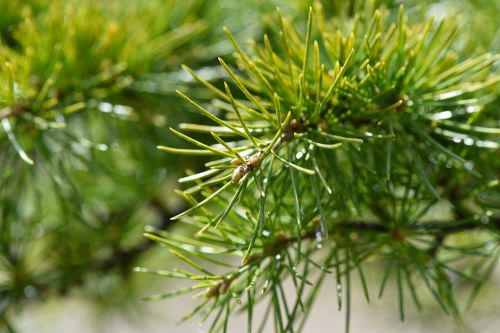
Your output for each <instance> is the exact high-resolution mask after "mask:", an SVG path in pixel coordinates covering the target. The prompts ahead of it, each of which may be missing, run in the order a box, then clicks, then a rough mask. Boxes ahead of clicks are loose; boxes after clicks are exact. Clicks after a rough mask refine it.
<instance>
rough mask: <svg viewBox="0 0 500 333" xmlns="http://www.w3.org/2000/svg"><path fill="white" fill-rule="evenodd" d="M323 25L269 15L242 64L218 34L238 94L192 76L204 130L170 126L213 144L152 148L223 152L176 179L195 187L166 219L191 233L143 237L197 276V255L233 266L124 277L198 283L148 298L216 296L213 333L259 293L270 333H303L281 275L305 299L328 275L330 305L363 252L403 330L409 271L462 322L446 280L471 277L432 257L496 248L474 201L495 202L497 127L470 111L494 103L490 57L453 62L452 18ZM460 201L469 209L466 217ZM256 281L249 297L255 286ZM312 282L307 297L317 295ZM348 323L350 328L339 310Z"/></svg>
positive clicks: (494, 230)
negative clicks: (442, 215)
mask: <svg viewBox="0 0 500 333" xmlns="http://www.w3.org/2000/svg"><path fill="white" fill-rule="evenodd" d="M370 4H371V3H370ZM341 12H342V11H341ZM323 15H324V11H323V9H322V8H321V6H320V5H319V4H317V3H316V4H315V7H314V10H313V9H312V8H311V9H310V11H309V16H308V21H307V24H306V25H305V27H306V30H305V31H303V32H302V33H299V32H298V29H295V28H294V27H293V25H292V23H291V22H290V21H289V20H288V19H286V18H284V17H282V16H281V15H278V18H277V19H276V21H277V24H276V25H275V26H272V28H271V31H274V35H269V36H265V37H264V43H263V45H262V46H261V45H259V44H257V43H253V48H254V52H253V53H251V54H247V53H246V52H245V51H243V48H242V47H241V46H239V45H238V43H237V41H236V39H235V38H234V37H233V36H231V34H230V33H229V32H228V31H226V33H227V34H228V37H229V39H230V40H231V42H232V44H233V45H234V48H235V50H236V57H237V59H238V61H239V68H238V70H236V69H233V68H232V67H230V66H229V65H227V64H226V62H224V61H223V60H220V63H221V65H222V68H223V69H224V71H225V72H226V73H227V75H228V78H229V79H230V80H231V81H232V82H233V83H234V88H233V89H236V90H239V92H238V94H236V93H234V92H232V91H231V90H233V89H232V88H231V85H230V84H229V83H225V92H224V91H222V90H219V88H217V87H216V86H214V85H212V84H210V83H209V82H207V81H205V80H203V79H202V78H201V77H200V76H199V75H197V74H196V72H195V71H193V70H189V69H188V71H189V72H190V73H191V74H192V75H193V77H194V78H195V80H197V81H198V82H199V83H200V84H201V85H203V86H204V87H205V88H206V90H207V91H210V92H211V93H213V94H214V96H215V97H216V99H217V101H216V102H214V103H213V104H212V105H202V104H199V103H197V102H195V101H194V100H192V99H191V98H189V97H187V96H186V95H185V94H183V93H180V95H181V97H183V98H184V99H185V100H186V101H188V102H189V103H190V104H191V105H193V106H194V107H195V108H196V109H197V110H198V111H200V113H201V114H202V115H204V116H205V117H207V118H208V119H209V120H210V121H212V122H214V123H216V124H217V126H216V127H212V126H205V125H193V124H186V125H181V128H183V129H184V131H185V132H196V133H198V134H199V133H206V134H210V135H211V137H212V138H214V139H215V141H216V142H215V143H210V139H206V140H205V141H203V140H200V139H199V137H198V136H197V139H194V138H193V137H191V136H190V135H189V133H188V134H184V133H181V132H179V131H177V130H173V132H174V133H175V134H177V135H178V136H179V137H181V138H182V139H184V140H185V141H186V142H188V143H190V144H193V145H195V146H197V149H196V150H189V149H182V150H180V149H178V148H172V147H165V146H162V147H160V149H161V150H164V151H167V152H173V153H176V152H177V153H181V154H184V155H211V156H214V155H219V157H220V159H218V160H212V161H210V162H207V163H206V164H205V166H206V167H207V170H206V171H203V172H200V173H198V174H194V175H190V176H189V177H187V178H185V179H184V180H183V183H187V182H191V183H193V184H194V185H193V186H192V187H190V188H187V189H186V190H184V191H182V192H179V193H180V194H181V196H182V197H183V198H184V199H185V200H186V201H187V202H188V203H189V204H191V205H192V207H191V208H189V209H188V210H186V211H185V212H183V213H181V214H179V215H178V216H176V217H174V219H179V218H182V219H183V221H184V222H185V223H188V224H189V225H190V226H191V227H192V228H193V233H194V239H193V240H188V239H185V238H177V237H176V236H175V235H171V234H164V233H157V234H146V236H147V237H148V238H150V239H153V240H156V241H158V242H159V243H162V244H164V245H166V246H168V247H171V248H173V249H175V251H182V252H183V253H185V254H186V256H189V257H190V259H188V258H187V257H186V258H184V262H186V263H188V265H190V266H192V268H194V269H196V270H198V271H200V269H202V268H203V266H200V264H199V263H197V260H200V261H207V260H208V261H211V262H216V263H217V264H218V265H221V266H225V265H223V264H222V262H220V261H219V259H217V255H218V256H221V257H223V256H224V255H231V256H236V257H240V258H242V260H241V265H238V266H237V267H233V270H231V271H229V272H227V273H222V274H215V273H214V274H212V273H210V274H206V275H198V274H195V273H190V272H188V271H181V270H174V271H154V270H149V269H145V268H138V269H137V270H138V271H142V272H147V273H152V274H158V275H160V276H165V277H171V278H181V279H187V280H192V281H203V282H200V283H198V284H194V285H193V286H192V287H190V288H186V289H182V290H178V291H173V292H170V293H167V294H164V295H154V296H151V297H150V298H148V299H154V300H159V299H163V298H165V297H171V296H177V295H180V294H184V293H188V292H191V291H196V290H198V289H199V288H207V291H206V293H205V296H206V298H207V299H208V300H209V301H208V302H202V303H201V304H200V306H199V307H198V308H197V309H196V311H194V312H193V313H195V312H198V311H200V310H201V309H203V308H204V307H205V306H206V305H207V304H208V303H209V302H210V300H212V299H213V301H212V304H213V305H212V306H211V307H210V308H208V309H206V313H205V318H206V317H207V316H209V314H210V313H211V312H212V311H213V310H214V309H219V311H220V312H219V315H217V316H216V318H215V320H214V322H213V323H212V326H211V327H210V331H226V329H227V322H228V321H229V318H230V315H231V312H233V311H234V307H236V306H237V305H234V304H239V302H240V301H239V300H240V298H241V297H242V295H243V294H244V293H245V292H248V295H247V298H246V302H247V303H248V304H247V306H246V307H244V309H246V310H247V314H248V316H249V327H251V326H252V319H251V318H252V311H253V310H252V308H253V307H254V305H255V303H256V302H257V301H258V300H260V299H264V298H266V297H267V298H269V300H270V306H271V310H272V314H273V317H274V322H275V324H276V326H275V327H276V330H277V331H291V330H293V329H294V327H295V326H297V327H298V328H301V327H303V324H301V320H302V323H303V320H305V319H299V318H300V317H301V316H302V314H298V313H297V312H296V311H295V310H294V311H291V312H290V307H289V305H290V303H289V300H287V297H286V295H285V294H284V293H283V290H282V283H283V280H284V279H285V277H287V276H288V277H290V278H291V279H292V281H293V282H294V284H295V287H296V288H297V290H302V288H303V286H304V284H305V285H313V284H314V283H313V282H312V281H311V280H310V276H312V275H314V273H313V271H316V273H317V272H318V271H326V272H327V273H335V276H336V283H337V289H338V291H337V293H338V297H337V298H338V306H339V308H341V307H342V299H343V297H342V295H343V294H344V291H343V288H347V289H346V290H345V293H346V294H347V295H349V293H350V291H349V288H350V286H351V283H350V279H351V271H356V270H359V271H360V274H361V275H362V274H363V273H362V272H361V265H362V263H363V262H364V261H365V260H366V259H367V258H378V259H383V260H385V261H387V262H388V269H387V274H386V277H384V279H383V281H382V284H381V292H380V293H382V292H383V289H384V287H385V284H386V281H387V277H388V274H389V272H390V271H391V269H390V268H391V267H393V268H394V269H395V272H396V276H397V285H398V298H399V304H400V318H401V319H402V320H403V319H404V301H403V292H404V291H403V290H404V289H405V288H409V289H410V292H411V294H412V295H413V300H414V302H415V303H416V305H417V307H419V306H420V301H419V300H418V297H417V294H418V293H417V292H416V289H415V288H416V287H415V286H414V283H413V281H412V280H411V279H410V276H411V275H412V274H413V273H415V274H418V275H419V277H420V279H421V280H422V281H423V282H424V284H425V285H426V287H427V289H428V290H429V291H430V292H431V294H433V296H434V298H435V300H436V302H437V303H438V304H439V305H441V307H442V309H443V311H445V312H446V313H450V314H452V315H453V316H455V317H459V311H458V306H457V304H456V302H455V299H454V296H453V291H452V287H453V286H452V282H451V281H450V279H449V278H448V276H447V275H446V273H445V272H452V273H453V274H457V275H459V276H461V277H462V278H464V279H466V280H480V279H479V278H477V277H476V276H473V275H470V274H468V273H466V270H464V271H462V270H461V269H459V268H456V267H454V266H453V265H452V264H451V263H449V262H448V259H447V258H446V256H444V255H442V254H441V252H446V253H448V254H449V255H458V256H460V257H464V256H466V257H468V258H469V260H470V262H471V263H472V262H481V263H484V262H486V261H488V258H489V257H490V256H493V255H494V253H495V252H496V251H498V248H499V247H498V245H499V244H498V237H497V235H498V223H499V222H498V221H499V216H498V210H496V209H491V208H490V207H491V206H488V204H486V203H483V200H482V199H479V197H484V196H489V195H491V196H492V197H498V181H497V180H496V178H495V176H494V175H495V173H496V172H495V170H497V171H498V165H497V163H494V162H493V163H488V162H486V161H488V160H487V159H488V158H490V157H492V156H493V155H494V152H495V150H496V149H497V148H498V146H499V145H498V140H496V139H495V137H496V136H498V134H499V133H500V132H498V129H497V128H496V127H495V126H494V124H495V121H494V120H493V118H494V116H493V115H491V114H489V113H485V112H482V113H480V114H479V113H478V114H474V113H475V111H474V110H476V111H479V110H485V109H487V108H488V103H489V102H491V101H492V100H494V99H495V97H494V96H495V95H496V94H497V92H498V90H497V87H498V82H500V80H499V76H498V74H497V73H496V72H495V64H496V63H497V62H498V60H499V59H500V57H499V55H493V54H483V55H479V56H471V57H470V58H467V55H466V54H464V55H463V56H462V57H461V58H460V61H458V60H457V57H456V56H454V55H453V52H452V51H451V50H452V48H453V43H454V41H456V40H458V39H459V24H458V20H454V19H444V20H442V21H441V22H439V23H437V24H435V23H434V22H433V20H432V19H431V20H429V21H427V22H425V23H420V22H416V23H412V22H410V19H409V18H408V17H407V16H405V15H404V10H403V8H402V7H401V8H400V9H399V12H398V13H397V14H396V13H393V12H389V11H386V10H384V9H379V10H375V9H373V7H371V6H370V5H368V4H367V6H366V8H365V10H364V11H362V10H360V11H359V14H358V15H356V17H355V18H351V17H349V16H347V17H342V16H341V17H335V18H333V19H332V20H331V21H329V20H327V19H326V18H325V17H324V16H323ZM234 96H239V97H238V98H235V97H234ZM214 107H215V109H216V110H217V111H215V112H211V111H210V110H213V109H214ZM463 107H466V108H470V109H469V110H470V111H471V112H470V113H468V112H465V113H464V112H463ZM492 116H493V117H492ZM492 125H493V126H492ZM214 130H216V131H217V133H218V134H216V133H215V132H214ZM222 133H224V134H225V136H224V138H223V137H222V136H221V135H222ZM448 168H452V169H453V173H454V174H453V177H449V170H448ZM459 192H460V193H461V194H460V197H457V193H459ZM443 200H450V201H451V202H452V203H453V208H452V209H456V211H455V212H453V213H456V214H457V216H459V217H460V218H459V219H458V221H453V220H449V221H448V222H441V221H439V222H438V221H436V222H429V221H428V219H426V218H425V216H426V214H427V213H428V212H429V210H430V209H431V208H434V207H437V205H438V204H439V203H441V202H443ZM463 200H475V201H474V203H475V205H476V207H472V205H471V204H465V203H464V202H462V201H463ZM465 206H467V208H466V209H464V207H465ZM367 217H374V218H368V219H367ZM488 219H489V222H488V223H485V224H483V223H481V221H486V222H487V221H488ZM365 220H368V221H371V222H364V221H365ZM335 221H340V222H335ZM468 230H478V232H479V233H481V234H484V239H483V240H482V241H479V240H478V244H474V243H475V241H474V240H475V237H474V236H473V235H471V236H470V239H469V240H470V243H469V244H470V247H468V246H459V245H454V244H453V234H454V233H458V232H462V231H468ZM321 249H323V251H322V250H321ZM441 250H442V251H441ZM322 252H323V253H325V252H326V256H324V258H326V259H325V261H324V262H323V263H321V262H320V263H315V261H314V260H313V259H312V258H313V257H316V256H321V255H320V253H322ZM309 264H312V265H313V266H315V268H316V269H314V270H312V269H311V268H310V267H309ZM471 265H472V264H471ZM229 266H231V265H229ZM300 269H303V273H302V274H301V273H299V271H298V270H300ZM330 269H332V270H333V271H332V270H330ZM344 279H345V281H343V280H344ZM248 281H251V282H250V283H248ZM318 281H322V278H320V279H319V280H318ZM257 284H260V286H261V287H262V295H259V296H257V295H256V294H255V292H254V291H253V290H254V289H255V285H257ZM314 288H315V289H313V290H312V291H311V292H310V294H309V299H311V300H312V299H314V297H315V295H316V294H317V289H316V288H319V286H317V287H314ZM365 294H366V295H368V291H367V290H366V286H365ZM304 297H305V296H304V295H302V292H299V294H298V295H297V297H296V298H295V302H294V303H292V308H295V309H296V308H297V307H303V306H304V302H306V300H307V299H308V298H304ZM234 300H236V301H235V302H236V303H234V302H233V301H234ZM346 301H347V303H348V304H350V303H349V298H347V300H346ZM311 302H312V301H311ZM306 303H307V304H308V306H310V304H311V303H310V302H309V301H307V302H306ZM224 309H227V311H225V312H224ZM193 313H192V314H193ZM224 313H225V314H224ZM192 314H190V315H189V316H188V317H190V316H191V315H192ZM221 316H222V319H221V318H220V317H221ZM346 316H347V321H348V318H349V309H347V314H346ZM262 325H263V323H262ZM347 326H348V325H347ZM249 329H250V328H249Z"/></svg>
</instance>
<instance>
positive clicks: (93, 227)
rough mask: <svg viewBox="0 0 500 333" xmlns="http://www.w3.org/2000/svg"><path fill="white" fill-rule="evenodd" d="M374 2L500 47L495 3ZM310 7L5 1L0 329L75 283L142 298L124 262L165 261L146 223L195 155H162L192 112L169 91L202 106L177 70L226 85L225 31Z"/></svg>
mask: <svg viewBox="0 0 500 333" xmlns="http://www.w3.org/2000/svg"><path fill="white" fill-rule="evenodd" d="M342 2H345V1H342V0H339V1H328V0H325V1H322V3H323V5H324V8H325V11H326V13H327V16H328V13H330V12H331V13H336V15H338V12H339V11H341V10H344V9H342V8H348V10H345V12H344V13H341V15H353V12H354V11H355V8H357V6H358V3H359V2H358V1H356V0H353V1H351V4H352V5H351V6H350V7H345V6H340V4H341V3H342ZM377 3H378V4H385V5H386V6H389V7H391V6H399V4H400V3H404V4H405V6H406V8H407V13H410V14H411V12H412V11H423V12H424V14H425V15H427V16H430V15H436V16H438V17H439V16H442V15H443V14H444V13H447V14H460V15H462V16H463V17H464V23H463V24H464V25H465V26H466V27H467V28H466V30H467V31H468V33H467V34H465V35H464V36H463V38H461V42H462V43H464V45H465V46H466V48H468V50H469V52H470V53H471V54H474V53H477V54H480V53H482V52H483V53H484V51H485V50H489V51H497V52H498V50H499V45H500V34H499V29H498V24H497V21H498V16H499V13H500V3H499V2H498V1H489V0H457V1H452V0H448V1H446V0H445V1H438V0H429V1H424V0H409V1H392V0H380V1H377ZM310 5H311V1H301V0H294V1H279V0H273V1H264V0H246V1H231V0H216V1H214V0H169V1H161V0H115V1H93V0H0V123H1V124H0V163H1V164H0V330H2V329H5V330H7V331H9V330H14V327H13V326H12V325H11V323H10V319H9V318H12V316H15V315H16V314H17V313H19V311H20V310H21V309H22V307H23V306H24V305H25V304H26V302H36V301H37V300H42V299H46V298H47V297H51V296H64V295H66V294H68V293H71V292H72V291H73V290H75V289H78V290H83V291H84V292H85V293H87V294H89V295H93V296H95V297H96V299H98V300H100V301H102V302H104V303H111V304H115V305H117V304H123V303H124V302H125V301H126V300H129V299H132V300H137V297H138V296H142V295H137V294H136V292H135V291H136V288H135V287H134V283H133V278H131V269H132V267H133V266H135V265H137V264H138V262H141V264H143V262H144V261H145V260H149V261H151V260H153V261H154V260H155V259H154V258H157V257H158V256H159V255H158V254H156V255H155V254H154V249H153V246H152V243H151V242H149V241H147V240H146V239H144V238H143V237H142V231H143V229H144V227H145V226H147V225H152V226H155V227H157V228H160V229H165V228H167V227H169V226H170V220H169V219H170V217H171V216H173V215H176V214H177V213H178V212H179V211H181V210H182V209H184V207H183V204H182V203H181V201H180V200H178V199H177V198H175V197H173V196H172V193H173V191H172V189H173V188H175V187H176V184H175V183H174V182H175V180H176V179H177V178H178V176H180V174H182V173H183V171H184V169H189V168H192V169H193V170H198V169H200V167H201V162H202V161H201V160H198V159H192V158H189V157H187V158H186V157H182V156H181V157H179V156H172V155H170V154H162V153H159V152H158V151H157V149H156V146H157V145H158V144H160V143H161V144H168V145H171V146H176V145H179V142H178V140H176V139H175V138H173V137H172V136H171V135H170V134H169V133H168V131H167V130H166V129H167V128H168V127H169V126H172V127H174V126H175V125H176V124H177V123H180V122H187V121H188V120H189V121H190V122H193V121H196V120H198V118H199V117H200V116H199V115H198V114H197V113H195V112H193V110H192V108H187V107H186V103H185V102H184V101H181V100H180V99H179V98H178V97H177V96H176V95H175V89H179V90H182V91H188V92H189V96H190V97H193V98H195V99H197V100H198V101H200V100H206V102H207V103H209V102H210V98H211V97H210V96H209V95H208V94H207V93H206V92H205V90H203V89H201V88H200V87H199V86H198V85H196V84H194V83H195V82H194V81H193V80H192V79H191V77H190V76H189V75H187V74H186V73H185V72H184V71H182V70H181V69H180V65H181V64H188V65H189V66H190V67H191V68H193V69H194V70H195V71H196V72H197V73H198V74H199V75H201V76H202V77H203V78H205V79H206V80H208V81H211V82H213V83H214V84H216V85H218V86H221V87H222V79H223V78H224V77H225V76H224V73H223V72H222V71H221V70H220V68H219V66H218V61H217V57H220V56H226V57H225V59H229V61H231V59H233V58H232V57H231V54H232V52H233V48H232V46H231V43H230V42H229V41H228V40H227V38H226V37H225V35H224V33H223V30H222V27H223V26H227V27H228V28H229V30H230V31H231V32H232V33H233V35H234V36H235V38H236V39H237V40H238V41H240V42H242V41H245V40H247V39H248V38H254V39H257V40H258V38H260V36H262V35H263V33H265V32H266V31H269V30H270V29H274V28H273V25H272V24H271V19H270V17H271V15H272V14H271V12H273V10H274V8H275V7H276V6H280V8H281V10H282V11H284V12H286V13H287V14H289V15H291V16H292V17H294V18H296V20H298V21H301V23H299V24H303V25H305V24H306V22H305V18H306V16H307V15H306V13H307V8H308V7H309V6H310ZM349 8H350V9H349ZM233 61H234V60H233ZM497 96H498V94H497ZM498 106H499V103H498V97H497V102H496V103H490V106H489V107H491V108H496V110H497V111H496V112H497V113H496V114H497V115H498ZM495 163H499V162H498V160H497V162H495ZM146 252H147V253H148V255H144V254H145V253H146ZM142 292H143V291H141V293H142Z"/></svg>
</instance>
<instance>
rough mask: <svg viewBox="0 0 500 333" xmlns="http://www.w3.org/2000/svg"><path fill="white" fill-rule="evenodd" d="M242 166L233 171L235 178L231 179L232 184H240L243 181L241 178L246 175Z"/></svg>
mask: <svg viewBox="0 0 500 333" xmlns="http://www.w3.org/2000/svg"><path fill="white" fill-rule="evenodd" d="M242 167H243V166H242V165H240V166H239V167H237V168H236V169H234V171H233V176H232V178H231V180H232V182H233V183H235V184H238V183H239V182H240V180H241V178H242V177H243V176H244V175H245V173H244V172H243V170H242Z"/></svg>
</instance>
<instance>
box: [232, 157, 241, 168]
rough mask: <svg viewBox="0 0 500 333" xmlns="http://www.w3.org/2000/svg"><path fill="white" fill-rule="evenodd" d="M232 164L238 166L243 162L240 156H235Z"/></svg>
mask: <svg viewBox="0 0 500 333" xmlns="http://www.w3.org/2000/svg"><path fill="white" fill-rule="evenodd" d="M231 164H232V165H234V166H238V165H240V164H241V160H240V159H239V158H237V157H235V158H233V159H232V160H231Z"/></svg>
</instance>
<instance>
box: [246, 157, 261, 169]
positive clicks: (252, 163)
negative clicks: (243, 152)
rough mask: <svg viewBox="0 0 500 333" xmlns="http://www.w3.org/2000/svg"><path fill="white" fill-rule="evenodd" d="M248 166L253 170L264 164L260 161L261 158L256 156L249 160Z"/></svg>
mask: <svg viewBox="0 0 500 333" xmlns="http://www.w3.org/2000/svg"><path fill="white" fill-rule="evenodd" d="M247 164H248V165H250V166H251V167H252V168H258V167H259V166H260V165H261V164H262V160H261V159H260V157H259V156H257V155H254V156H252V157H250V158H249V159H248V163H247Z"/></svg>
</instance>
